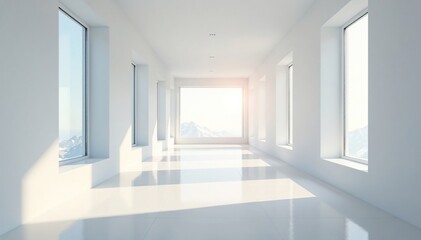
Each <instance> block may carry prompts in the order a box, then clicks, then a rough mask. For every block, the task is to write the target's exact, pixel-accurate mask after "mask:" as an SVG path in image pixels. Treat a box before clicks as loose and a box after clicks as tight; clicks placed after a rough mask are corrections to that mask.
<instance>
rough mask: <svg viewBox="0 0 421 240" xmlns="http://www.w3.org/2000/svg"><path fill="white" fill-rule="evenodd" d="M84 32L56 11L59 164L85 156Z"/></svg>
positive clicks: (70, 19)
mask: <svg viewBox="0 0 421 240" xmlns="http://www.w3.org/2000/svg"><path fill="white" fill-rule="evenodd" d="M86 39H87V28H86V27H85V26H83V25H82V24H81V23H80V22H78V21H76V20H75V19H74V18H73V17H71V16H70V15H68V14H67V13H66V12H64V11H62V10H60V11H59V149H60V151H59V160H68V159H74V158H79V157H84V156H86V155H87V146H86V145H87V141H86V139H87V134H86V85H85V81H86Z"/></svg>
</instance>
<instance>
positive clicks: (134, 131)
mask: <svg viewBox="0 0 421 240" xmlns="http://www.w3.org/2000/svg"><path fill="white" fill-rule="evenodd" d="M131 67H132V87H133V91H132V94H133V96H132V104H133V106H132V111H133V112H132V147H136V146H137V113H138V111H137V108H138V102H137V101H138V96H137V95H138V92H137V87H138V84H137V66H136V64H135V63H133V62H132V63H131Z"/></svg>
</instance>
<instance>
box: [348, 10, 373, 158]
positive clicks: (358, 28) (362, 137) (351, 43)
mask: <svg viewBox="0 0 421 240" xmlns="http://www.w3.org/2000/svg"><path fill="white" fill-rule="evenodd" d="M344 55H345V56H344V71H345V72H344V89H345V91H344V95H345V96H344V97H345V101H344V102H345V106H344V108H345V109H344V113H345V118H344V143H345V144H344V156H345V157H349V158H352V159H356V160H363V161H367V160H368V14H367V13H366V14H364V15H362V16H361V17H360V18H358V19H357V20H355V21H354V22H352V23H351V24H349V25H347V26H346V27H345V28H344Z"/></svg>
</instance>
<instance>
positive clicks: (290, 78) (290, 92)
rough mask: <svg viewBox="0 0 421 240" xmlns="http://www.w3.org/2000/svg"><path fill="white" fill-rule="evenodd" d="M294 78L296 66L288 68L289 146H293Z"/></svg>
mask: <svg viewBox="0 0 421 240" xmlns="http://www.w3.org/2000/svg"><path fill="white" fill-rule="evenodd" d="M293 78H294V65H292V64H291V65H289V66H288V81H287V84H288V136H287V144H288V145H290V146H292V142H293V141H292V140H293V137H292V129H293V114H292V112H293V108H292V107H293V105H292V104H293V101H292V100H293Z"/></svg>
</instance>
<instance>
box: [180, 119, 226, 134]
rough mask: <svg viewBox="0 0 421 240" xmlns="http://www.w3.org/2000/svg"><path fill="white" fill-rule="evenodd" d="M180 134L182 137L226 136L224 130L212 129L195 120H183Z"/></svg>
mask: <svg viewBox="0 0 421 240" xmlns="http://www.w3.org/2000/svg"><path fill="white" fill-rule="evenodd" d="M180 135H181V136H182V137H228V136H229V133H228V132H226V131H214V130H212V129H209V128H207V127H202V126H199V125H198V124H196V123H195V122H184V123H182V124H181V128H180Z"/></svg>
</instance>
